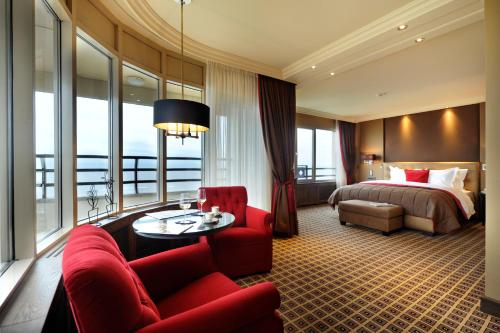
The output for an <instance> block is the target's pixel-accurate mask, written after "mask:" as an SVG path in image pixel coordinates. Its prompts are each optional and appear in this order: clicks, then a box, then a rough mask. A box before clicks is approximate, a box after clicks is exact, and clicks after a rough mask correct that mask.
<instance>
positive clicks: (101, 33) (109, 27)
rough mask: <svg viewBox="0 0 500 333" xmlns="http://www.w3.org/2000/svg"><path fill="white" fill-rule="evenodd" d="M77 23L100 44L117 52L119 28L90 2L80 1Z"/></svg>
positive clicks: (87, 0) (78, 3) (77, 2)
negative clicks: (117, 30) (117, 32)
mask: <svg viewBox="0 0 500 333" xmlns="http://www.w3.org/2000/svg"><path fill="white" fill-rule="evenodd" d="M76 4H77V21H78V25H79V26H81V27H82V28H83V29H84V30H85V31H86V32H87V33H89V34H91V35H92V37H95V38H96V39H97V40H98V42H100V43H103V44H104V45H105V46H107V47H111V48H112V49H113V50H116V35H117V34H116V29H117V26H116V25H115V24H114V23H113V21H111V20H110V19H109V18H108V17H106V15H104V14H103V13H102V12H101V11H100V10H99V9H98V8H97V7H96V6H95V5H94V4H93V3H91V2H90V1H89V0H78V1H76Z"/></svg>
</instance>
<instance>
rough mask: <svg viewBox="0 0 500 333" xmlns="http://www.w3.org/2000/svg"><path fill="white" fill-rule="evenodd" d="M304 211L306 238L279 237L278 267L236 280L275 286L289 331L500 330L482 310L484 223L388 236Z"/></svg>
mask: <svg viewBox="0 0 500 333" xmlns="http://www.w3.org/2000/svg"><path fill="white" fill-rule="evenodd" d="M298 214H299V228H300V236H299V237H294V238H293V239H278V240H275V242H274V267H273V271H272V272H271V273H269V274H262V275H254V276H249V277H245V278H243V279H240V280H238V281H237V282H238V283H239V284H241V285H242V286H250V285H252V284H255V283H257V282H261V281H272V282H274V283H275V284H276V286H277V287H278V289H279V291H280V293H281V298H282V306H281V309H280V311H281V314H282V317H283V320H284V322H285V332H500V319H499V318H495V317H491V316H488V315H486V314H484V313H482V312H480V311H479V298H480V297H481V295H482V294H483V288H484V227H483V226H482V225H480V224H476V225H473V226H471V227H469V228H467V229H464V230H462V231H460V232H458V233H456V234H454V235H441V236H435V237H429V236H424V235H422V234H421V233H418V232H414V231H409V230H405V231H402V232H398V233H395V234H393V235H391V236H389V237H384V236H382V235H381V234H380V233H379V232H375V231H372V230H369V229H365V228H362V227H356V226H349V225H348V226H341V225H339V222H338V220H337V216H336V214H335V213H334V212H333V211H332V209H331V208H330V207H328V206H326V205H325V206H315V207H311V208H304V209H300V210H299V213H298Z"/></svg>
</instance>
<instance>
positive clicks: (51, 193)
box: [35, 1, 61, 241]
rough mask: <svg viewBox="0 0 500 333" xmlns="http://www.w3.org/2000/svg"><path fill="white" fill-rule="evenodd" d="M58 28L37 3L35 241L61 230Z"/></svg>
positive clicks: (52, 14) (51, 13) (41, 3)
mask: <svg viewBox="0 0 500 333" xmlns="http://www.w3.org/2000/svg"><path fill="white" fill-rule="evenodd" d="M59 26H60V21H59V19H58V18H57V17H56V16H55V15H54V13H53V12H52V11H51V9H49V8H48V7H47V5H46V4H45V3H44V2H43V1H35V133H36V137H35V151H36V157H35V159H36V162H35V163H36V177H35V182H36V184H35V187H36V239H37V241H41V240H43V239H44V238H45V237H47V236H48V235H50V234H52V233H53V232H54V231H56V230H58V229H59V228H60V227H61V214H60V204H59V203H60V198H61V196H60V176H59V169H60V167H59V165H60V153H59V144H58V138H59V128H60V126H59V106H60V103H59V96H60V80H59V59H60V57H59V52H60V48H59V45H60V43H59V41H60V38H59Z"/></svg>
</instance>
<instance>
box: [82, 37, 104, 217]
mask: <svg viewBox="0 0 500 333" xmlns="http://www.w3.org/2000/svg"><path fill="white" fill-rule="evenodd" d="M76 50H77V99H76V108H77V119H76V121H77V140H76V141H77V200H78V220H79V221H82V220H84V219H92V218H95V217H97V215H102V214H106V205H107V203H106V200H105V195H106V185H105V179H106V178H107V177H110V175H111V171H112V170H113V168H112V162H113V159H112V156H111V151H112V150H111V149H110V146H111V64H112V62H111V58H110V57H108V56H107V55H106V54H104V53H103V52H101V51H100V50H99V49H98V48H97V47H96V46H94V45H92V44H91V43H90V42H88V41H87V40H85V39H84V38H83V37H81V36H78V38H77V46H76Z"/></svg>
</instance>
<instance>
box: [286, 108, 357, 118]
mask: <svg viewBox="0 0 500 333" xmlns="http://www.w3.org/2000/svg"><path fill="white" fill-rule="evenodd" d="M296 110H297V113H300V114H307V115H309V116H315V117H321V118H326V119H333V120H342V121H349V122H355V120H356V118H355V117H351V116H341V115H338V114H333V113H329V112H323V111H318V110H313V109H308V108H303V107H300V106H297V109H296Z"/></svg>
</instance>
